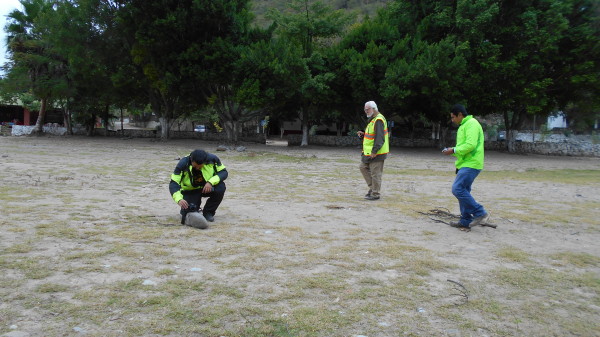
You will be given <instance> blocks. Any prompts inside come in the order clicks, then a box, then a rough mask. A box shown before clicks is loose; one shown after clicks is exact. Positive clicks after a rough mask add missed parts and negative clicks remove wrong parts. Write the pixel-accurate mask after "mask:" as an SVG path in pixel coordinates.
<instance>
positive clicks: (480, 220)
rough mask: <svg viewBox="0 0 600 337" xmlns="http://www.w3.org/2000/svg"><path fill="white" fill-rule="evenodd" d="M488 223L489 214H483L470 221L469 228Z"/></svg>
mask: <svg viewBox="0 0 600 337" xmlns="http://www.w3.org/2000/svg"><path fill="white" fill-rule="evenodd" d="M488 221H490V213H485V214H484V215H482V216H478V217H476V218H475V219H473V221H471V227H472V226H478V225H482V224H486V223H487V222H488Z"/></svg>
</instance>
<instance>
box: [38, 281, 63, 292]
mask: <svg viewBox="0 0 600 337" xmlns="http://www.w3.org/2000/svg"><path fill="white" fill-rule="evenodd" d="M69 289H71V288H70V287H69V286H66V285H64V284H56V283H43V284H40V285H39V286H37V288H36V290H37V291H38V292H40V293H60V292H65V291H67V290H69Z"/></svg>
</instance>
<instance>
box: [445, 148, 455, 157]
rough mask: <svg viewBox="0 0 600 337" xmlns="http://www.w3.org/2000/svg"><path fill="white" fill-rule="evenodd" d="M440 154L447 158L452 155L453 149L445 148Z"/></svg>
mask: <svg viewBox="0 0 600 337" xmlns="http://www.w3.org/2000/svg"><path fill="white" fill-rule="evenodd" d="M442 153H443V154H445V155H447V156H449V155H451V154H453V153H454V148H453V147H447V148H445V149H443V150H442Z"/></svg>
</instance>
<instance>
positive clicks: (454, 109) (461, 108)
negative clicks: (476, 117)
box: [450, 104, 469, 116]
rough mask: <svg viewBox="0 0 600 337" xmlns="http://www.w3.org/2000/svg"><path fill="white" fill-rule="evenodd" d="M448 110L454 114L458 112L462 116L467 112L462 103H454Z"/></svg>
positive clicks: (466, 114)
mask: <svg viewBox="0 0 600 337" xmlns="http://www.w3.org/2000/svg"><path fill="white" fill-rule="evenodd" d="M450 112H451V113H452V114H454V115H458V113H459V112H460V113H462V115H463V116H468V115H469V114H468V113H467V109H465V106H464V105H462V104H454V106H453V107H452V109H450Z"/></svg>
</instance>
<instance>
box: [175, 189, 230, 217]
mask: <svg viewBox="0 0 600 337" xmlns="http://www.w3.org/2000/svg"><path fill="white" fill-rule="evenodd" d="M226 189H227V188H226V187H225V183H224V182H220V183H219V184H217V185H215V186H213V190H212V192H210V193H202V189H197V190H191V191H183V192H182V194H183V199H185V201H187V202H188V204H196V206H198V207H201V204H202V198H208V199H207V200H206V203H205V204H204V207H202V214H212V215H215V213H216V212H217V208H219V205H220V204H221V201H223V196H225V190H226ZM184 213H185V211H184V210H181V214H182V215H183V214H184Z"/></svg>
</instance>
